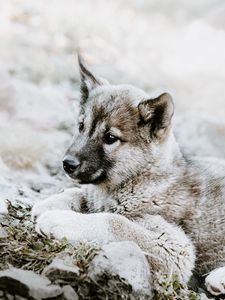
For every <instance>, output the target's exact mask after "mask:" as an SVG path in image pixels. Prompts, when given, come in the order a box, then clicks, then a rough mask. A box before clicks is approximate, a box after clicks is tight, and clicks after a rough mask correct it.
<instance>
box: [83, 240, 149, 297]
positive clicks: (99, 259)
mask: <svg viewBox="0 0 225 300" xmlns="http://www.w3.org/2000/svg"><path fill="white" fill-rule="evenodd" d="M104 272H108V273H110V274H112V275H119V276H120V277H121V278H124V279H125V280H126V281H127V282H128V283H129V284H130V285H131V286H132V289H133V291H134V292H135V293H136V294H137V295H138V296H145V297H148V299H150V298H151V296H152V285H151V283H152V279H151V273H150V270H149V264H148V262H147V259H146V257H145V256H144V254H143V252H142V251H141V249H140V248H139V247H138V246H137V245H136V244H135V243H134V242H128V241H125V242H113V243H110V244H107V245H105V246H103V247H102V251H101V252H100V253H99V255H97V256H96V257H95V258H94V259H93V261H92V262H91V264H90V266H89V271H88V274H89V276H90V277H92V278H93V279H96V278H98V277H99V276H101V275H102V274H103V273H104Z"/></svg>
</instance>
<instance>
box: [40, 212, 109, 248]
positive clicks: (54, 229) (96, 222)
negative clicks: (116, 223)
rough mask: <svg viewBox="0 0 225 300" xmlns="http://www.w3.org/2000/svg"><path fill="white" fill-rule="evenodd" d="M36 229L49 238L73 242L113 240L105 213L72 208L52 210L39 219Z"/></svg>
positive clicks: (104, 241) (105, 241)
mask: <svg viewBox="0 0 225 300" xmlns="http://www.w3.org/2000/svg"><path fill="white" fill-rule="evenodd" d="M35 229H36V231H37V232H38V233H39V234H41V235H43V236H46V237H48V238H55V239H59V240H61V239H62V238H66V239H68V240H69V241H71V242H80V241H88V242H91V241H95V242H98V243H100V244H102V243H107V242H109V241H111V240H112V234H110V231H109V225H108V222H107V217H106V216H105V214H90V215H86V214H81V213H76V212H73V211H70V210H52V211H47V212H45V213H43V214H42V215H41V216H40V217H39V218H38V219H37V224H36V227H35Z"/></svg>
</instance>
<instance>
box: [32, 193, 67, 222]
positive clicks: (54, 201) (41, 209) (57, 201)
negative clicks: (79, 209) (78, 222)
mask: <svg viewBox="0 0 225 300" xmlns="http://www.w3.org/2000/svg"><path fill="white" fill-rule="evenodd" d="M66 200H67V199H66V197H65V195H64V193H62V194H58V195H53V196H50V197H49V198H47V199H45V200H43V201H40V202H38V203H36V204H35V205H34V206H33V208H32V211H31V218H32V220H33V221H35V220H36V219H37V218H38V217H40V216H41V215H42V214H43V213H45V212H47V211H50V210H54V209H62V210H66V209H70V207H69V205H68V201H66Z"/></svg>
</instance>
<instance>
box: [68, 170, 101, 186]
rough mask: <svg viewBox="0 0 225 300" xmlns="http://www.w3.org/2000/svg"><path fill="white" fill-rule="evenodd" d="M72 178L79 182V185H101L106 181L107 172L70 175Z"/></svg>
mask: <svg viewBox="0 0 225 300" xmlns="http://www.w3.org/2000/svg"><path fill="white" fill-rule="evenodd" d="M69 177H70V178H72V179H74V180H76V181H78V183H79V184H101V183H103V182H104V181H105V180H106V177H107V176H106V172H105V171H104V170H102V169H101V170H98V171H96V172H95V173H93V174H88V173H78V174H70V175H69Z"/></svg>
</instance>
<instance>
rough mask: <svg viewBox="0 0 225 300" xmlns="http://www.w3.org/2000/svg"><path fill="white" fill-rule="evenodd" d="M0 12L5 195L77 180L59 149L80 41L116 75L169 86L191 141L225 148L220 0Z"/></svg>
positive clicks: (23, 195) (77, 4)
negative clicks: (67, 170) (67, 174)
mask: <svg viewBox="0 0 225 300" xmlns="http://www.w3.org/2000/svg"><path fill="white" fill-rule="evenodd" d="M0 21H1V22H0V24H1V26H0V202H1V201H3V200H4V199H10V200H16V199H21V200H23V201H25V202H28V203H32V202H34V201H37V200H38V199H41V198H45V197H46V195H49V194H52V193H55V192H57V191H59V190H61V189H62V188H63V187H64V186H65V185H70V184H71V181H69V179H67V178H66V177H65V175H64V174H63V172H62V171H61V158H62V157H63V153H64V150H65V148H66V146H67V145H68V143H69V140H70V136H71V133H72V128H73V124H74V122H75V119H76V116H75V115H76V111H77V109H76V107H77V102H78V97H79V74H78V68H77V63H76V55H75V53H76V50H77V49H78V48H80V49H82V51H83V55H84V57H85V59H86V61H87V62H88V63H89V64H90V65H91V67H92V68H93V70H95V71H96V72H97V73H98V74H99V75H100V76H101V77H106V78H107V79H108V80H109V81H111V82H113V83H122V82H123V83H125V82H126V83H132V84H135V85H137V86H139V87H142V88H144V89H145V90H147V91H148V92H149V93H150V94H153V95H154V94H157V93H159V92H160V91H165V90H166V91H170V92H171V93H172V95H173V97H174V100H175V104H176V116H175V122H174V123H175V129H176V135H177V136H178V139H179V141H180V142H181V144H182V146H183V148H184V150H185V151H186V152H187V153H190V154H194V155H209V156H215V157H219V158H225V151H224V149H225V2H224V1H223V0H199V1H196V0H189V1H186V0H167V1H157V0H149V1H148V0H127V1H122V0H121V1H120V0H108V1H104V0H95V1H92V0H63V1H62V0H50V1H45V0H38V1H35V0H7V1H6V0H0ZM74 112H75V114H74ZM1 206H2V207H3V210H4V209H5V206H4V204H1V205H0V207H1Z"/></svg>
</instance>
